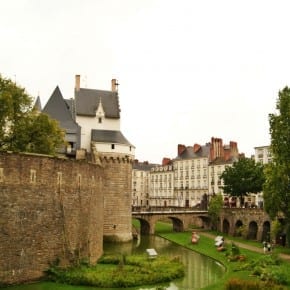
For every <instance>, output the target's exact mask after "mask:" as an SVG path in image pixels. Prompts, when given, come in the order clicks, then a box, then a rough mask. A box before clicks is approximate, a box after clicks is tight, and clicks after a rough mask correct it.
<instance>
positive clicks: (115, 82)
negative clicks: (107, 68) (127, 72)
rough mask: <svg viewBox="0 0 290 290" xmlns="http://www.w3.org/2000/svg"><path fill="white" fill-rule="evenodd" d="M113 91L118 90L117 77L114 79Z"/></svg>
mask: <svg viewBox="0 0 290 290" xmlns="http://www.w3.org/2000/svg"><path fill="white" fill-rule="evenodd" d="M111 83H112V92H118V85H119V84H118V81H117V80H116V79H112V81H111Z"/></svg>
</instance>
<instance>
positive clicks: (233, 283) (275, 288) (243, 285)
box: [225, 278, 284, 290]
mask: <svg viewBox="0 0 290 290" xmlns="http://www.w3.org/2000/svg"><path fill="white" fill-rule="evenodd" d="M265 289H271V290H283V289H284V288H283V287H282V286H279V285H275V284H273V283H271V282H267V283H265V282H261V281H248V280H242V279H237V278H235V279H230V280H229V281H228V282H227V283H226V285H225V290H265Z"/></svg>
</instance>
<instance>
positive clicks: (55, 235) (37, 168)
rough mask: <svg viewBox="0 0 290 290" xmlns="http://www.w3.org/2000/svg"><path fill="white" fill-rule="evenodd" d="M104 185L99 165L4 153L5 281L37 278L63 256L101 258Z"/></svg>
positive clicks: (1, 229) (0, 158)
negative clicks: (50, 264)
mask: <svg viewBox="0 0 290 290" xmlns="http://www.w3.org/2000/svg"><path fill="white" fill-rule="evenodd" d="M106 184H107V186H109V187H110V184H108V182H106ZM103 186H104V174H103V169H102V168H101V167H100V166H97V165H95V164H89V163H87V162H85V161H76V160H64V159H58V158H51V157H45V156H39V155H27V154H15V153H8V154H7V153H0V282H1V283H21V282H25V281H31V280H37V279H39V278H40V277H41V276H43V271H45V270H46V269H47V268H48V267H49V263H53V262H55V261H56V260H57V259H59V260H60V262H61V263H62V264H70V263H73V262H76V261H77V260H80V259H82V258H89V259H90V262H95V261H96V260H97V259H98V258H99V257H100V256H101V254H102V251H103V224H104V212H103V193H104V191H103ZM128 194H129V193H128ZM116 206H118V205H116ZM130 224H131V223H130Z"/></svg>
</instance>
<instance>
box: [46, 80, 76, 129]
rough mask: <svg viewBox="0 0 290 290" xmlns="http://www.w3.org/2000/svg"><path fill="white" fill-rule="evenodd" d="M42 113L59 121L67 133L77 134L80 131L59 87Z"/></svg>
mask: <svg viewBox="0 0 290 290" xmlns="http://www.w3.org/2000/svg"><path fill="white" fill-rule="evenodd" d="M42 112H43V113H46V114H48V115H49V116H50V117H51V118H52V119H55V120H57V121H58V122H59V124H60V127H61V128H63V129H65V130H66V132H67V133H77V132H78V131H79V125H78V124H77V123H76V122H75V120H74V119H73V117H72V114H71V111H70V107H69V105H68V103H67V102H66V101H65V100H64V98H63V96H62V94H61V91H60V89H59V87H58V86H57V87H56V88H55V90H54V91H53V93H52V95H51V97H50V99H49V100H48V102H47V103H46V105H45V107H44V108H43V110H42Z"/></svg>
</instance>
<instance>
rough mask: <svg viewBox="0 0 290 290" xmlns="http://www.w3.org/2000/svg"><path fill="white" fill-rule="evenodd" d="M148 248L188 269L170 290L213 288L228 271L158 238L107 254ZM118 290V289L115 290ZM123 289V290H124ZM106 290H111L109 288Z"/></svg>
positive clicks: (74, 289)
mask: <svg viewBox="0 0 290 290" xmlns="http://www.w3.org/2000/svg"><path fill="white" fill-rule="evenodd" d="M148 248H154V249H156V251H157V253H158V254H160V255H170V256H179V257H180V258H181V260H182V262H183V264H184V265H185V277H184V278H182V279H180V280H177V281H173V282H171V283H170V284H168V285H165V286H164V287H165V288H164V289H167V290H184V289H186V290H196V289H201V288H203V287H205V286H207V285H209V284H212V283H215V282H216V281H217V280H218V279H219V278H220V277H221V276H222V275H223V273H224V268H223V266H222V265H221V264H219V263H218V262H216V261H214V260H212V259H210V258H208V257H206V256H203V255H200V254H198V253H196V252H194V251H190V250H188V249H185V248H183V247H181V246H178V245H176V244H174V243H172V242H170V241H167V240H165V239H163V238H160V237H157V236H142V237H141V239H140V240H134V241H133V242H130V243H124V244H118V245H116V244H109V243H106V244H105V245H104V251H105V253H112V252H115V253H124V254H131V253H134V254H141V253H144V252H145V251H146V249H148ZM7 289H9V290H99V289H103V288H96V287H84V286H69V285H60V284H55V283H47V282H42V283H36V284H31V285H21V286H14V287H9V288H7ZM114 289H115V290H116V289H117V288H114ZM120 289H121V288H120ZM130 289H132V290H133V289H134V290H141V289H142V290H154V289H156V287H155V286H141V287H135V288H130ZM106 290H109V289H108V288H106Z"/></svg>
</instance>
